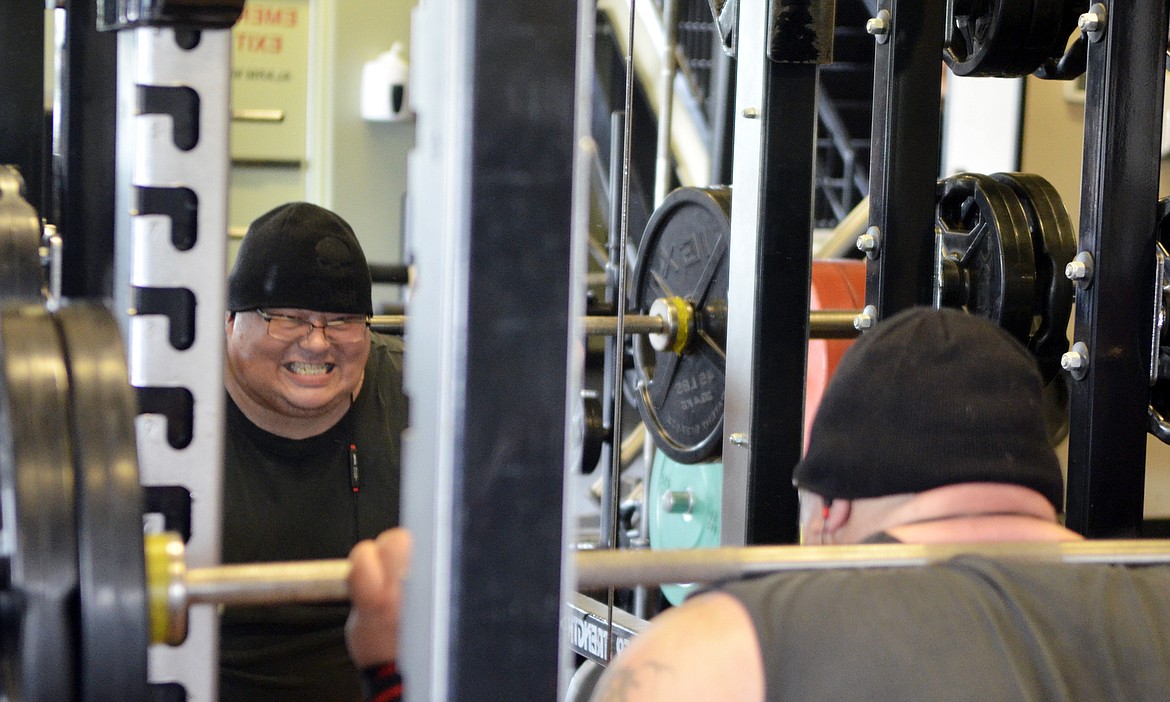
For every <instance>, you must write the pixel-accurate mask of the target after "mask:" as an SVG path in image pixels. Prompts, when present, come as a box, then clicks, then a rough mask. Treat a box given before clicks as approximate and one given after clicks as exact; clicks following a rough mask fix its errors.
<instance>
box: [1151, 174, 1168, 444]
mask: <svg viewBox="0 0 1170 702" xmlns="http://www.w3.org/2000/svg"><path fill="white" fill-rule="evenodd" d="M1155 232H1156V236H1157V240H1158V243H1159V244H1161V245H1162V246H1163V247H1164V248H1165V247H1170V197H1163V198H1161V199H1159V200H1158V226H1157V227H1156V230H1155ZM1161 277H1162V272H1161V271H1155V272H1154V280H1155V282H1156V283H1157V284H1158V285H1159V286H1160V285H1161V283H1160V282H1159V281H1160V280H1161ZM1164 298H1165V295H1164V294H1163V299H1164ZM1154 325H1155V332H1156V331H1158V330H1160V331H1161V338H1159V339H1158V340H1157V342H1158V343H1157V353H1158V355H1159V369H1158V377H1157V378H1156V379H1155V381H1154V384H1153V386H1151V387H1150V414H1151V417H1150V419H1151V426H1150V432H1151V433H1153V434H1154V436H1156V437H1158V439H1159V440H1161V441H1162V442H1163V443H1167V444H1170V436H1167V435H1166V434H1165V431H1164V430H1162V429H1159V427H1158V422H1155V421H1154V420H1155V417H1154V416H1153V414H1154V413H1155V412H1156V413H1157V414H1158V415H1159V417H1158V419H1160V420H1162V421H1165V419H1166V418H1167V417H1170V347H1168V346H1167V343H1166V341H1167V338H1168V334H1170V330H1168V329H1167V327H1168V326H1170V320H1168V319H1167V313H1166V310H1165V309H1163V311H1162V314H1161V315H1160V316H1159V317H1158V318H1155V319H1154Z"/></svg>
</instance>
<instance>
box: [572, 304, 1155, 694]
mask: <svg viewBox="0 0 1170 702" xmlns="http://www.w3.org/2000/svg"><path fill="white" fill-rule="evenodd" d="M1041 392H1042V390H1041V379H1040V375H1039V372H1038V370H1037V368H1036V364H1035V361H1034V360H1033V358H1032V356H1031V355H1030V354H1029V353H1028V352H1027V350H1026V349H1024V348H1023V346H1021V345H1020V344H1019V343H1018V342H1017V341H1016V340H1015V339H1014V338H1012V337H1011V336H1010V335H1009V334H1007V333H1006V332H1005V331H1003V330H1002V329H1000V328H999V327H997V326H995V325H993V324H991V323H989V322H986V321H984V320H981V319H977V318H975V317H971V316H969V315H966V314H964V313H962V312H959V311H955V310H933V309H929V308H920V309H913V310H908V311H906V312H903V313H901V314H899V315H896V316H894V317H891V318H890V319H888V320H886V321H884V322H882V323H881V324H879V325H878V327H877V328H876V329H875V330H874V331H872V332H870V333H868V334H866V335H865V336H864V337H863V338H861V339H860V340H858V342H857V343H856V344H854V345H853V347H852V348H851V349H850V351H849V352H848V353H847V354H846V356H845V358H844V359H843V361H842V363H841V365H840V366H839V367H838V369H837V372H836V374H835V376H834V378H833V380H832V382H831V384H830V386H829V388H828V389H827V391H826V394H825V396H824V399H823V400H822V402H821V405H820V408H819V410H818V413H817V416H816V419H815V422H814V424H813V428H812V431H811V434H810V442H809V450H808V453H807V455H806V456H805V458H804V460H803V461H802V462H801V463H800V464H799V465H798V466H797V467H796V469H795V471H794V474H793V475H794V480H793V482H794V484H795V485H796V486H797V488H798V491H799V495H800V503H801V511H800V522H801V524H800V526H801V538H802V542H803V543H807V544H857V543H866V542H870V543H873V542H881V543H891V542H903V543H943V542H947V543H955V542H989V541H1067V540H1076V539H1080V538H1081V537H1080V536H1079V535H1077V534H1076V533H1074V532H1072V531H1069V530H1067V529H1065V528H1064V527H1063V526H1061V525H1060V523H1059V515H1060V512H1061V510H1062V509H1063V497H1064V487H1063V479H1062V476H1061V472H1060V466H1059V463H1058V461H1057V458H1056V455H1055V454H1054V452H1053V451H1052V448H1051V446H1050V444H1049V440H1048V435H1047V432H1046V429H1045V427H1044V422H1043V414H1042V407H1041ZM594 699H595V700H660V699H661V700H671V701H672V702H681V701H684V700H721V701H724V702H734V701H737V700H750V701H752V702H758V701H761V700H801V701H806V700H831V701H832V702H846V701H849V700H899V701H901V700H980V701H985V700H1005V701H1006V700H1070V701H1071V700H1107V699H1108V700H1122V699H1124V700H1165V699H1170V567H1165V566H1152V567H1132V568H1125V567H1121V566H1110V565H1076V566H1072V565H1057V564H1051V563H1047V564H1046V563H1025V562H1015V561H1012V562H1007V561H997V560H992V559H988V558H984V557H979V556H974V555H971V556H961V557H958V558H955V559H952V560H950V561H947V562H945V563H942V564H938V565H932V566H929V567H924V568H898V569H894V568H889V569H867V570H836V571H831V570H830V571H807V572H788V573H779V574H774V575H770V576H764V577H759V578H754V579H748V580H742V581H738V582H734V583H725V584H722V585H720V586H717V587H715V588H713V589H711V590H708V591H706V592H704V593H702V594H700V595H697V596H695V597H693V598H691V599H690V600H688V601H687V602H686V603H685V604H683V605H682V606H680V607H677V608H674V609H671V610H668V611H666V612H664V613H663V614H661V615H659V616H658V617H656V618H655V620H654V622H653V624H652V625H651V627H650V628H649V629H648V630H647V631H645V632H643V633H642V634H640V635H639V636H638V637H637V639H635V640H634V642H633V643H632V644H631V646H630V647H628V648H627V649H626V650H625V651H623V652H622V654H621V655H620V656H619V657H618V658H617V659H616V660H615V661H614V662H613V663H612V664H611V665H610V666H609V668H608V669H607V670H606V673H605V675H604V677H603V678H602V680H601V682H600V683H599V686H598V689H597V690H596V691H595V695H594Z"/></svg>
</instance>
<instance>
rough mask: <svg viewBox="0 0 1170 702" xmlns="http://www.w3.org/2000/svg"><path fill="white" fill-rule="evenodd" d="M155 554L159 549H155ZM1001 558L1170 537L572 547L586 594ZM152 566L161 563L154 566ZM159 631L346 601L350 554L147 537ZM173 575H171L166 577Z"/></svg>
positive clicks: (1127, 549)
mask: <svg viewBox="0 0 1170 702" xmlns="http://www.w3.org/2000/svg"><path fill="white" fill-rule="evenodd" d="M152 552H153V553H152ZM971 555H974V556H981V557H985V558H994V559H1001V560H1025V561H1035V562H1048V563H1063V564H1069V565H1076V564H1093V563H1099V564H1114V565H1129V566H1144V565H1157V564H1167V563H1170V539H1128V540H1123V539H1100V540H1086V541H1061V542H983V543H949V544H948V543H941V544H856V545H833V546H795V545H793V546H741V547H723V548H710V549H675V550H662V551H645V550H620V549H618V550H609V549H598V550H583V551H576V552H574V553H573V561H574V567H575V571H576V585H577V589H579V590H596V589H601V588H607V587H634V586H637V585H659V584H662V583H670V582H700V583H709V582H717V581H720V580H726V579H729V578H739V577H744V576H751V575H760V574H764V573H774V572H781V571H795V570H831V569H832V570H837V569H856V568H908V567H922V566H928V565H931V564H934V563H942V562H945V561H947V560H950V559H952V558H956V557H958V556H971ZM152 563H154V565H152ZM147 564H148V565H147V568H148V570H154V569H156V568H157V569H158V573H159V574H158V576H154V575H152V576H151V609H152V615H151V619H152V628H154V627H158V630H159V631H160V632H161V631H163V630H164V629H165V631H166V635H165V636H159V637H157V638H156V641H159V642H166V643H172V644H177V643H181V642H182V640H183V638H182V635H181V633H180V632H181V629H179V628H177V627H181V626H182V625H183V619H184V618H185V613H186V608H187V607H188V606H190V605H194V604H231V605H245V604H247V605H256V604H282V603H289V602H305V603H309V602H336V601H345V600H347V599H348V597H349V595H348V586H347V578H348V576H349V572H350V564H349V561H348V560H346V559H325V560H318V561H295V562H287V563H256V564H236V565H224V566H215V567H207V568H193V569H190V570H187V569H186V568H185V566H184V565H183V553H182V540H181V539H180V538H179V537H178V536H177V535H173V534H163V535H155V536H154V537H153V540H152V538H151V537H148V541H147ZM164 571H165V574H164Z"/></svg>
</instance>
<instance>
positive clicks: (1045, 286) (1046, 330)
mask: <svg viewBox="0 0 1170 702" xmlns="http://www.w3.org/2000/svg"><path fill="white" fill-rule="evenodd" d="M991 177H992V178H995V179H996V180H998V181H999V182H1001V183H1003V184H1004V185H1007V186H1008V187H1009V188H1011V189H1012V190H1013V191H1014V192H1015V193H1016V195H1017V196H1018V197H1019V198H1020V202H1021V203H1022V204H1023V205H1024V212H1025V214H1026V215H1027V218H1028V229H1029V230H1030V231H1031V234H1032V250H1033V255H1034V257H1035V260H1036V293H1035V301H1034V302H1033V307H1032V314H1033V319H1034V321H1033V325H1032V326H1033V329H1032V333H1031V337H1030V338H1029V340H1028V349H1029V350H1031V351H1032V353H1034V354H1036V359H1037V360H1038V361H1039V362H1040V368H1041V371H1042V374H1043V375H1044V380H1045V382H1048V381H1050V380H1051V379H1052V378H1054V377H1056V376H1060V375H1063V373H1061V369H1060V357H1061V355H1063V354H1064V352H1065V351H1067V350H1068V320H1069V317H1071V316H1072V305H1073V297H1074V294H1075V286H1074V285H1073V282H1072V281H1071V280H1069V279H1068V277H1067V276H1065V274H1064V269H1065V266H1067V265H1068V264H1069V262H1070V261H1072V260H1073V257H1075V256H1076V255H1077V232H1076V229H1074V228H1073V225H1072V221H1071V220H1070V219H1069V217H1068V211H1067V210H1066V209H1065V208H1064V202H1063V201H1062V200H1061V198H1060V193H1058V192H1057V191H1056V188H1054V187H1052V184H1051V183H1049V182H1048V181H1047V180H1045V179H1044V178H1042V177H1040V176H1038V175H1034V174H1031V173H995V174H992V176H991Z"/></svg>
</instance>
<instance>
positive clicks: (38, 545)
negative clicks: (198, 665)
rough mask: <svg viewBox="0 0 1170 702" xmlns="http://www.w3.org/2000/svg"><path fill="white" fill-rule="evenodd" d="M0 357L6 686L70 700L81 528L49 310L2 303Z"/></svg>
mask: <svg viewBox="0 0 1170 702" xmlns="http://www.w3.org/2000/svg"><path fill="white" fill-rule="evenodd" d="M0 356H2V359H0V362H2V371H3V372H0V522H2V531H3V534H2V536H0V550H2V551H3V555H4V558H5V559H6V560H7V561H8V564H9V569H10V576H11V591H10V592H9V593H7V594H8V596H9V597H10V600H11V602H12V605H13V606H12V610H11V611H10V612H8V614H10V615H11V616H12V617H13V619H15V621H5V622H4V638H5V645H4V647H3V650H2V651H0V675H2V676H3V691H4V693H5V694H6V695H7V698H8V699H13V700H21V701H22V702H41V701H43V702H62V701H68V700H72V699H75V698H76V678H75V665H76V651H77V646H76V643H77V641H76V615H75V607H76V596H77V534H76V530H75V521H74V496H73V468H72V456H71V452H70V445H69V412H68V400H69V397H68V376H67V373H66V369H65V362H64V358H63V355H62V353H61V347H60V340H59V337H58V335H57V329H56V326H55V325H54V323H53V320H52V318H51V317H50V316H49V314H48V312H46V311H45V310H44V309H43V308H41V307H39V306H32V305H27V306H18V305H14V304H11V303H10V304H9V305H7V306H5V307H4V308H3V309H0ZM110 645H111V646H117V645H118V642H116V641H111V642H110Z"/></svg>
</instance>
